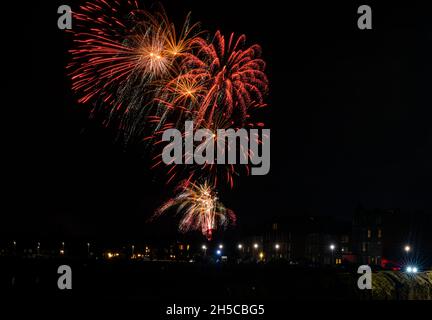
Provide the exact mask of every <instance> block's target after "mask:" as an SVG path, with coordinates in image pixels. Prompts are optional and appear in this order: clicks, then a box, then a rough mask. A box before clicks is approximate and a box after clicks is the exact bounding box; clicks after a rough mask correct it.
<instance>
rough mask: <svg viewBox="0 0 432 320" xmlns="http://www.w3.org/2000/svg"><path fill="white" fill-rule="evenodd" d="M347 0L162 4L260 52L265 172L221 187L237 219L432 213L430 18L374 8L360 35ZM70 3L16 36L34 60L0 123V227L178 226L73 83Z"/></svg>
mask: <svg viewBox="0 0 432 320" xmlns="http://www.w3.org/2000/svg"><path fill="white" fill-rule="evenodd" d="M143 1H146V0H143ZM170 2H173V3H175V5H173V4H172V3H171V4H170ZM347 2H348V1H344V4H341V3H339V4H336V3H333V2H332V3H331V4H330V3H329V2H328V1H325V2H323V1H321V2H318V1H316V4H313V3H312V2H300V3H303V4H291V2H289V3H290V4H289V6H286V5H284V4H283V3H282V1H262V2H256V3H254V4H252V3H251V1H246V0H235V1H233V0H230V1H225V0H223V1H213V2H210V1H199V2H198V1H191V0H190V1H183V0H182V1H178V0H177V1H163V2H162V3H163V4H164V6H165V7H166V9H167V12H168V15H169V16H170V17H172V18H173V19H174V20H175V21H177V22H181V21H182V19H183V17H184V16H185V15H186V14H187V12H188V11H192V19H193V20H194V21H201V23H202V26H203V29H206V30H209V31H212V32H214V31H216V30H218V29H220V30H222V31H224V32H225V33H226V34H227V33H229V32H232V31H233V32H236V33H237V34H240V33H246V35H247V37H248V43H249V44H253V43H259V44H260V45H261V46H262V48H263V52H264V59H265V60H266V61H267V71H268V75H269V79H270V88H271V91H270V95H269V99H268V103H269V105H270V108H268V110H267V111H266V114H265V115H264V116H265V118H266V119H265V120H266V123H267V127H268V128H270V129H271V130H272V131H271V169H270V173H269V174H268V175H267V176H249V177H247V176H243V177H240V178H238V179H237V180H236V185H235V187H234V189H233V190H225V189H221V190H220V198H221V200H222V201H223V202H224V204H225V205H226V206H227V207H229V208H232V209H233V210H234V211H235V212H236V213H237V215H238V223H239V226H246V225H256V224H259V223H261V222H262V221H264V220H266V219H268V218H270V217H272V216H288V215H299V214H312V215H338V216H347V217H348V216H350V215H351V214H352V213H353V211H354V209H355V208H356V207H357V206H358V205H360V204H361V205H363V206H364V207H366V208H385V209H387V208H399V209H401V210H404V211H406V212H407V213H409V212H414V211H421V212H424V213H425V214H427V213H429V214H430V213H431V212H432V184H431V177H432V130H431V119H432V117H431V116H432V111H431V110H432V103H431V102H432V98H431V94H430V93H431V90H430V88H431V83H432V76H431V75H432V62H431V61H432V59H431V57H432V54H431V48H432V28H431V22H432V19H431V13H430V11H429V12H428V11H427V10H426V9H427V8H425V7H421V6H420V5H418V4H413V3H412V2H411V1H410V2H406V3H405V4H404V6H396V5H395V4H392V3H390V2H388V3H387V4H381V5H380V6H378V5H376V4H371V6H372V11H373V30H364V31H361V30H359V29H358V28H357V17H358V15H357V8H358V6H359V5H361V4H367V3H364V1H363V2H352V1H349V3H347ZM75 3H78V1H34V2H33V3H32V9H31V14H32V20H31V21H32V25H30V26H28V27H27V28H23V31H22V32H21V31H19V32H20V35H19V37H20V38H22V40H19V41H16V42H19V44H20V45H23V43H22V41H25V42H26V47H27V51H26V52H27V54H26V59H25V60H23V59H21V60H20V63H21V64H22V63H25V64H26V66H25V68H23V69H25V73H22V72H20V74H19V75H18V74H15V75H16V76H15V77H13V79H14V80H12V84H14V85H15V87H14V88H15V89H17V88H19V90H16V91H17V95H16V99H14V103H13V108H14V109H15V110H14V111H15V112H17V115H16V116H15V117H14V118H12V119H11V120H10V121H8V120H7V119H6V120H4V121H5V122H6V123H5V126H6V128H7V130H6V131H7V135H8V138H7V139H6V140H7V141H8V143H7V147H8V148H10V151H11V152H8V153H7V154H8V155H12V156H11V157H9V156H7V158H8V160H9V159H10V164H9V165H8V167H7V168H5V172H6V176H7V178H6V182H7V185H8V188H7V189H8V191H7V192H6V200H7V201H11V205H10V206H8V207H7V210H5V211H6V212H5V213H4V214H2V216H3V217H2V223H1V224H0V228H1V229H0V231H1V233H2V234H3V235H4V236H15V235H18V236H19V235H21V236H24V235H25V236H53V237H55V236H58V235H67V236H70V237H123V238H124V237H129V238H135V237H142V236H147V235H149V234H153V233H157V234H159V235H160V234H165V233H166V234H172V233H175V228H174V227H173V225H172V224H171V223H169V221H170V219H161V220H160V221H157V222H155V223H153V224H149V223H148V222H146V221H147V219H148V218H149V217H150V216H151V214H152V212H153V210H154V209H155V208H156V207H157V206H158V205H160V203H161V202H162V201H164V200H165V199H167V198H168V197H169V195H170V194H171V189H169V188H166V187H165V186H164V183H163V181H159V180H158V179H156V178H155V174H154V172H152V171H150V170H149V166H148V159H146V154H145V153H144V152H142V150H140V149H139V148H137V147H134V146H130V147H128V148H125V147H124V145H122V144H121V143H119V142H116V140H115V132H114V131H113V130H110V129H106V128H103V127H102V126H101V125H100V123H99V122H98V121H92V120H90V119H89V110H90V106H87V105H78V104H77V103H76V96H74V95H73V94H72V92H71V90H70V82H69V79H68V77H67V76H66V74H65V68H64V67H65V65H66V64H67V62H68V61H69V55H68V54H67V49H68V47H69V44H70V35H67V34H66V33H65V32H63V31H61V30H58V29H57V17H58V15H57V7H58V6H59V5H60V4H70V5H71V6H72V8H74V6H75V5H76V4H75ZM285 6H286V7H285ZM29 46H31V50H30V51H29ZM19 52H22V51H21V50H19ZM23 61H24V62H23ZM20 70H21V68H20ZM6 88H8V87H6ZM27 121H28V122H27Z"/></svg>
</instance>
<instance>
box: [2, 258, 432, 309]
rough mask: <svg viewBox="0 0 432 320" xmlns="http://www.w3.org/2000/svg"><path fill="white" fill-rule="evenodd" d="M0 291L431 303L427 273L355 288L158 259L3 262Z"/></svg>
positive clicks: (311, 273) (310, 272)
mask: <svg viewBox="0 0 432 320" xmlns="http://www.w3.org/2000/svg"><path fill="white" fill-rule="evenodd" d="M62 264H66V265H70V266H71V268H72V284H73V287H72V290H59V289H58V287H57V279H58V277H59V275H58V274H57V268H58V267H59V266H60V265H62ZM0 271H1V274H0V290H1V291H2V292H3V293H7V294H8V295H9V296H12V297H18V298H25V297H32V296H39V297H40V296H46V297H59V296H60V297H72V298H80V299H81V298H83V299H86V298H91V299H95V298H100V299H122V300H124V299H126V300H128V299H130V300H137V301H140V300H142V301H147V302H149V301H155V302H156V301H173V302H181V301H194V302H197V303H199V302H209V301H217V300H224V301H239V300H241V301H285V300H290V301H291V300H412V299H413V300H417V299H419V300H432V272H420V273H418V274H416V275H408V274H405V273H403V272H393V271H378V272H374V273H373V277H372V280H373V281H372V283H373V289H372V290H359V289H358V287H357V279H358V277H359V276H360V275H358V274H357V273H356V270H355V269H353V270H335V269H305V268H298V267H295V266H290V265H286V264H282V263H281V264H277V263H274V264H263V265H257V264H240V265H236V264H232V265H228V264H227V265H221V264H200V263H188V262H163V261H147V262H136V261H122V260H119V261H77V260H57V259H55V260H54V259H50V260H38V259H27V260H21V259H16V260H14V259H7V260H4V259H3V260H2V261H0Z"/></svg>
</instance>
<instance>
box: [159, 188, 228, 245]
mask: <svg viewBox="0 0 432 320" xmlns="http://www.w3.org/2000/svg"><path fill="white" fill-rule="evenodd" d="M180 188H181V192H180V193H179V194H178V195H177V196H175V197H174V198H172V199H170V200H168V201H167V202H166V203H165V204H163V205H162V206H161V207H160V208H159V209H158V210H157V212H156V214H157V215H161V214H163V213H164V212H166V211H167V210H169V209H171V208H176V209H177V213H178V214H182V218H181V220H180V225H179V230H180V231H181V232H187V231H191V230H200V231H201V232H202V233H203V234H204V235H205V236H207V238H208V239H209V240H210V239H211V237H212V234H213V231H214V230H215V229H216V227H218V226H219V227H223V228H226V227H227V226H228V225H229V224H235V222H236V216H235V214H234V212H233V211H231V210H230V209H227V208H225V207H224V205H223V204H222V203H221V202H220V201H219V199H218V197H217V193H216V192H215V190H214V189H213V187H212V186H211V185H210V184H209V183H208V182H207V181H205V182H204V183H202V184H195V183H187V184H184V185H182V186H181V187H180Z"/></svg>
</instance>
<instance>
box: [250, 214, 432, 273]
mask: <svg viewBox="0 0 432 320" xmlns="http://www.w3.org/2000/svg"><path fill="white" fill-rule="evenodd" d="M430 227H431V217H430V216H427V215H423V214H403V213H402V212H400V211H398V210H366V209H363V208H359V209H357V210H356V211H355V213H354V214H353V216H352V217H351V218H335V217H312V216H305V215H302V216H297V217H284V218H280V219H275V220H273V221H271V222H269V223H268V224H267V225H266V226H265V228H264V230H262V231H261V232H260V233H261V234H260V235H258V236H257V235H254V236H250V237H248V238H247V240H246V242H245V252H254V251H253V248H254V246H257V244H259V246H260V247H262V248H263V251H265V252H267V258H268V259H275V258H281V259H286V260H288V261H290V262H292V263H299V264H308V265H338V264H368V265H375V266H381V267H390V266H391V265H395V266H397V265H400V264H402V263H403V262H405V260H407V259H414V260H424V261H426V260H428V259H429V255H430V254H431V253H432V239H431V233H430V231H429V230H430ZM425 263H426V262H425Z"/></svg>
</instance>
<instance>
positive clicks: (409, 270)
mask: <svg viewBox="0 0 432 320" xmlns="http://www.w3.org/2000/svg"><path fill="white" fill-rule="evenodd" d="M406 272H408V273H417V272H418V268H417V267H414V266H408V267H407V268H406Z"/></svg>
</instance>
